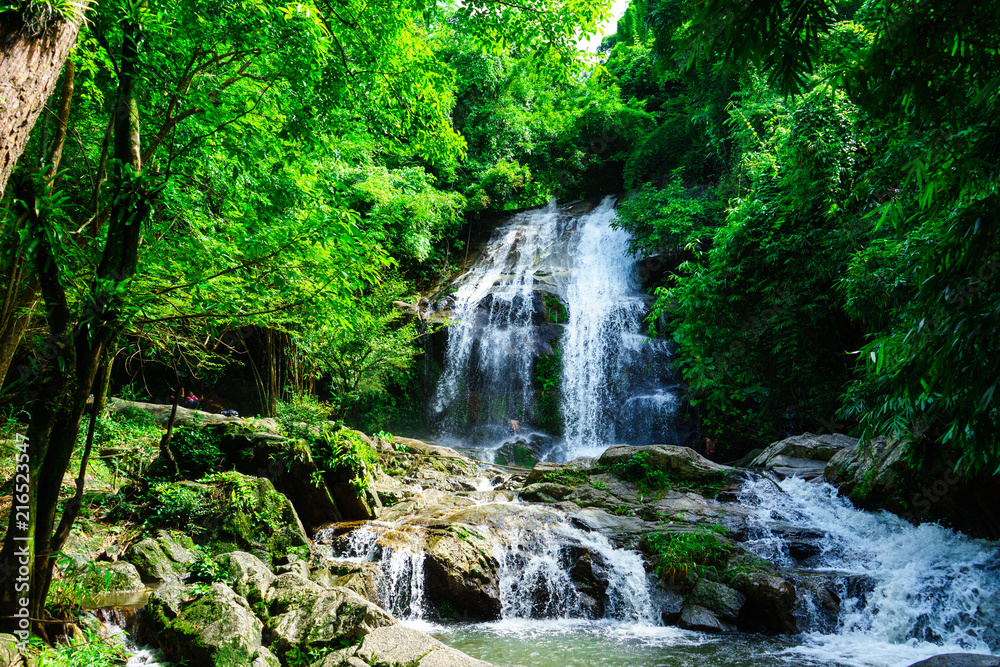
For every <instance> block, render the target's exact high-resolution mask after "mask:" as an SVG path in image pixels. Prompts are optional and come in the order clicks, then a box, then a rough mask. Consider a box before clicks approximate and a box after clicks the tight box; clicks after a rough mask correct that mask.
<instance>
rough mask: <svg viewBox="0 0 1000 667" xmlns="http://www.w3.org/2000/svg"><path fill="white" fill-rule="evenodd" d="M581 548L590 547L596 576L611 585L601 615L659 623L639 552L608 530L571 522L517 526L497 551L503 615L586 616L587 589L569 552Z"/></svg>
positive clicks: (590, 560) (531, 616) (523, 617)
mask: <svg viewBox="0 0 1000 667" xmlns="http://www.w3.org/2000/svg"><path fill="white" fill-rule="evenodd" d="M581 551H582V552H584V553H586V561H589V567H590V568H592V570H593V575H594V578H595V579H597V580H600V581H602V582H603V583H605V584H606V586H607V589H606V591H605V595H606V597H607V602H606V604H605V607H604V609H603V613H602V614H600V617H603V618H605V619H609V620H615V621H621V622H627V623H638V624H643V625H656V624H657V622H656V620H655V614H654V612H653V604H652V601H651V599H650V595H649V589H648V587H647V584H646V571H645V568H644V567H643V563H642V558H641V557H640V556H639V554H638V553H636V552H635V551H626V550H623V549H618V548H616V547H614V546H613V545H612V544H611V542H610V541H608V539H607V538H606V537H605V536H603V535H601V534H599V533H588V532H585V531H582V530H580V529H579V528H576V527H574V526H572V525H570V524H568V523H562V524H558V525H556V526H554V527H553V528H551V529H549V530H545V531H533V532H531V533H528V532H515V533H512V534H511V535H509V536H507V537H506V538H505V540H504V543H503V547H502V549H501V553H499V554H497V558H498V560H499V562H500V563H501V567H500V604H501V616H502V618H503V619H505V620H508V619H527V618H549V619H554V618H559V619H569V618H581V617H586V616H587V612H588V609H587V605H586V602H587V601H585V599H584V596H585V595H586V594H585V593H584V592H582V591H580V590H578V588H577V587H576V586H575V585H574V578H573V573H572V571H571V569H570V568H571V565H572V562H573V561H572V559H571V558H568V556H570V555H571V554H572V553H573V552H577V553H579V552H581Z"/></svg>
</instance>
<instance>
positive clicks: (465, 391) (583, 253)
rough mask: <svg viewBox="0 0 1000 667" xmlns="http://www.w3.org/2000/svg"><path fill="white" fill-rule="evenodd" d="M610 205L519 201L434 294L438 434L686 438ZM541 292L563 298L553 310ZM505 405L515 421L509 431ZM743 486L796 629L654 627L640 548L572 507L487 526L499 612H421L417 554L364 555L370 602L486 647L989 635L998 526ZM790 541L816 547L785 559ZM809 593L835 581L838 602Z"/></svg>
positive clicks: (682, 657) (750, 650) (769, 645)
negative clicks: (974, 531)
mask: <svg viewBox="0 0 1000 667" xmlns="http://www.w3.org/2000/svg"><path fill="white" fill-rule="evenodd" d="M613 218H614V200H613V199H611V198H608V199H605V200H604V201H603V202H601V203H600V204H599V205H598V206H596V207H595V208H593V209H592V210H591V211H590V212H587V213H585V214H582V215H571V214H569V213H568V212H566V211H564V210H561V209H559V208H557V207H556V206H555V205H554V203H553V204H550V205H549V206H548V207H546V208H542V209H537V210H534V211H528V212H525V213H521V214H519V215H517V216H514V217H513V218H512V219H511V220H510V221H509V222H508V223H506V224H505V225H503V226H501V227H500V228H499V229H498V230H497V231H496V232H495V233H494V236H493V238H492V239H491V241H490V243H489V244H488V246H487V248H486V250H485V252H484V253H483V255H482V257H481V258H480V260H479V261H478V262H477V263H476V264H475V265H474V266H473V267H472V269H471V270H470V271H468V272H467V273H466V274H465V275H463V276H462V277H460V278H459V280H458V281H457V282H456V284H455V290H454V293H453V296H452V297H451V299H452V301H451V302H450V303H449V306H450V309H451V314H452V316H453V317H454V318H455V319H457V320H458V324H457V325H455V326H453V327H451V328H450V329H449V332H448V351H447V357H446V364H445V368H444V371H443V373H442V375H441V378H440V380H439V382H438V385H437V393H436V395H435V399H434V403H433V410H432V412H433V416H434V418H435V419H436V420H437V423H438V424H439V427H440V434H439V435H440V436H441V441H442V444H448V445H450V446H453V447H455V448H457V449H459V450H460V451H464V452H468V453H470V454H472V455H474V456H476V457H478V458H483V459H486V460H492V457H493V456H494V455H495V453H496V452H497V450H498V449H499V448H500V447H501V446H503V445H504V443H506V442H510V441H511V440H512V439H514V440H516V439H517V438H518V437H520V438H521V440H520V442H521V443H523V444H524V445H525V446H528V445H532V446H533V447H534V450H535V452H536V453H537V454H538V455H539V459H541V460H552V461H565V460H569V459H572V458H575V457H578V456H584V455H586V456H595V455H599V454H600V453H601V452H602V451H603V450H604V449H605V448H606V447H607V446H609V445H610V444H612V443H625V444H637V445H641V444H652V443H666V444H686V442H688V441H689V438H690V432H689V431H685V426H684V424H683V423H682V421H681V420H680V419H679V417H678V414H679V412H680V410H679V408H680V405H681V400H682V399H681V395H682V393H681V392H680V390H679V385H678V382H677V378H676V376H675V374H674V373H673V371H672V369H671V367H670V350H669V347H668V346H667V345H665V344H663V343H661V342H658V341H654V340H651V339H649V338H647V337H646V336H645V335H644V327H643V324H642V320H643V318H644V317H645V315H646V314H647V313H648V308H649V298H648V297H647V296H645V295H643V294H642V293H641V291H640V284H639V282H638V279H637V277H636V269H635V262H634V260H633V259H632V258H631V257H630V256H629V255H628V254H627V245H628V235H627V234H626V233H624V232H622V231H620V230H616V229H614V228H613V226H612V221H613ZM553 299H556V300H558V301H559V303H560V304H561V308H562V309H564V310H565V311H568V317H563V318H558V317H556V318H553V317H552V313H551V310H552V308H551V302H552V300H553ZM554 320H558V321H554ZM554 350H559V351H560V353H561V364H562V366H561V374H560V384H561V394H562V405H561V417H562V424H563V428H562V432H561V433H556V434H540V433H539V430H540V429H537V428H536V425H537V422H539V421H540V417H541V416H542V415H540V413H539V405H538V401H537V396H538V393H537V388H536V387H534V386H533V382H534V380H533V375H532V368H533V364H534V363H535V360H536V359H537V358H538V357H539V355H544V354H551V353H552V352H553V351H554ZM510 419H517V420H518V421H519V422H520V425H521V429H522V433H526V434H527V435H522V434H519V433H517V432H515V433H514V434H513V435H512V434H511V432H510V429H509V428H508V426H507V424H508V420H510ZM779 487H780V488H779ZM740 496H741V503H742V504H743V505H744V506H745V507H749V508H751V509H752V514H751V517H750V520H749V525H750V527H751V530H750V535H749V541H748V542H747V543H745V544H744V546H745V547H746V548H747V549H748V550H749V551H751V552H752V553H755V554H756V555H758V556H760V557H762V558H766V559H768V560H771V561H772V562H774V563H776V564H778V565H779V566H782V567H787V568H795V570H796V572H799V573H802V574H803V576H806V577H808V576H815V577H816V580H817V581H818V582H822V583H819V584H817V586H816V592H815V599H812V598H810V597H809V596H810V595H811V594H812V593H810V592H808V591H807V592H806V593H805V596H806V598H807V604H806V605H804V607H803V609H802V610H800V612H799V615H800V618H798V619H797V620H798V625H799V627H800V628H805V631H803V632H802V633H801V634H798V635H792V636H788V635H785V636H763V635H753V634H745V633H731V634H722V635H710V634H704V633H699V632H692V631H686V630H681V629H679V628H676V627H665V626H663V625H662V624H661V623H660V621H659V619H657V618H656V616H657V615H656V613H654V612H653V610H652V607H651V604H650V599H651V595H653V593H652V592H651V589H650V583H651V582H650V577H649V576H648V575H646V573H645V571H644V569H643V565H642V562H641V559H640V557H639V555H638V554H637V553H635V552H630V551H625V550H620V549H616V548H615V547H613V546H612V545H611V544H610V543H609V542H608V541H607V539H604V538H603V537H602V536H601V535H598V534H595V533H584V532H583V531H581V530H579V529H577V528H575V527H573V526H571V525H569V524H568V523H563V524H559V525H556V526H553V527H548V528H546V529H545V531H543V532H542V533H538V532H535V533H532V532H531V531H523V530H521V531H519V530H511V531H509V532H507V533H506V534H504V535H502V536H498V537H497V539H496V540H495V541H494V542H493V544H494V546H493V549H494V556H495V557H496V558H497V559H498V560H499V561H500V562H501V563H503V564H504V567H502V568H501V574H502V581H501V584H500V587H501V591H502V596H501V597H502V607H503V608H502V614H501V620H499V621H496V622H492V623H452V622H447V623H440V622H431V621H430V620H428V618H427V615H426V604H425V603H424V602H423V601H422V600H421V595H422V590H421V586H420V584H418V583H415V580H416V579H419V578H420V577H422V569H421V567H422V566H421V563H422V555H421V554H419V553H409V552H406V555H405V556H401V555H400V554H403V553H404V552H403V551H400V550H397V551H396V552H395V553H396V555H395V556H393V555H392V552H391V551H390V552H389V553H388V555H386V553H383V554H382V555H380V556H376V555H375V552H374V551H369V552H368V553H367V555H366V556H361V557H367V558H369V559H376V560H377V559H378V558H382V559H384V560H382V561H381V568H382V571H383V573H384V575H383V581H384V582H389V583H388V584H387V585H384V586H383V590H385V591H392V594H391V595H388V596H387V597H386V599H384V600H383V602H384V603H385V604H386V605H387V606H388V608H390V609H393V610H394V612H395V613H396V614H398V615H399V616H400V617H401V618H404V619H405V622H407V623H408V624H410V625H412V626H413V627H416V628H419V629H421V630H424V631H426V632H430V633H432V634H434V636H436V637H437V638H439V639H441V640H442V641H444V642H445V643H447V644H449V645H451V646H453V647H455V648H458V649H460V650H462V651H465V652H466V653H468V654H470V655H472V656H474V657H478V658H481V659H484V660H487V661H490V662H494V663H496V664H518V665H540V666H551V667H566V666H570V665H609V666H610V665H615V666H617V665H622V666H625V665H629V666H632V667H647V666H648V667H653V666H666V665H671V666H673V665H677V666H680V665H734V666H756V665H775V664H781V665H791V666H796V665H841V666H850V667H876V666H878V667H882V666H886V667H896V666H900V667H903V666H905V665H910V664H912V663H914V662H917V661H919V660H922V659H925V658H927V657H930V656H933V655H937V654H940V653H948V652H973V653H995V652H997V651H998V650H1000V633H998V631H997V629H996V628H998V627H1000V611H998V606H1000V571H998V570H1000V552H998V549H997V545H996V544H992V543H988V542H983V541H978V540H973V539H969V538H966V537H965V536H963V535H961V534H959V533H955V532H953V531H950V530H948V529H945V528H942V527H940V526H937V525H921V526H917V527H915V526H912V525H910V524H909V523H907V522H905V521H903V520H902V519H899V518H897V517H895V516H894V515H891V514H888V513H878V514H873V513H868V512H863V511H859V510H857V509H855V508H854V507H852V506H851V504H850V503H849V501H847V500H846V499H844V498H840V497H838V496H837V494H836V490H835V489H834V488H833V487H832V486H830V485H828V484H824V483H807V482H804V481H802V480H800V479H795V478H788V479H786V480H784V481H782V482H780V485H779V484H776V483H775V482H774V481H771V480H768V479H759V480H757V481H751V482H748V483H746V484H745V485H744V487H743V488H742V490H741V492H740ZM524 507H525V508H526V509H527V508H528V507H529V506H527V505H525V506H524ZM789 535H793V536H797V537H796V539H795V540H792V541H793V542H796V544H794V545H792V544H791V543H790V540H789V538H788V536H789ZM803 536H804V537H803ZM803 543H805V545H804V546H803ZM371 544H372V545H374V537H373V538H372V541H371ZM579 548H586V549H588V550H590V551H591V552H593V553H596V554H600V556H601V557H600V559H599V561H600V562H601V563H603V565H604V567H605V568H606V572H605V573H604V576H606V577H607V579H608V580H609V582H611V583H610V588H612V589H614V593H613V594H612V595H611V596H610V597H609V599H611V600H614V602H610V603H609V604H608V605H606V608H604V609H600V610H598V611H599V612H600V613H599V614H596V618H594V617H595V612H594V609H593V607H592V606H591V607H588V601H587V600H584V599H580V596H578V595H576V593H575V592H574V591H575V589H574V587H573V586H572V585H571V582H570V581H569V575H568V573H567V572H566V570H565V567H566V562H565V558H563V557H561V556H560V553H562V552H565V551H566V550H567V549H579ZM791 548H797V549H799V550H801V549H803V548H805V549H807V551H808V552H809V553H810V554H811V555H809V557H808V558H807V559H805V560H804V561H799V560H797V559H795V558H792V557H791V556H790V549H791ZM355 557H359V555H358V554H355ZM393 558H395V562H394V561H393ZM404 561H405V563H404ZM831 582H832V583H831ZM574 596H576V597H574ZM584 597H585V596H584ZM824 599H827V600H828V599H835V600H837V601H838V602H839V605H837V606H836V611H834V612H831V611H830V608H829V607H830V605H827V606H826V607H824V604H823V601H824Z"/></svg>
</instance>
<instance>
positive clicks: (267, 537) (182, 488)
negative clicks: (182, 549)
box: [140, 472, 309, 576]
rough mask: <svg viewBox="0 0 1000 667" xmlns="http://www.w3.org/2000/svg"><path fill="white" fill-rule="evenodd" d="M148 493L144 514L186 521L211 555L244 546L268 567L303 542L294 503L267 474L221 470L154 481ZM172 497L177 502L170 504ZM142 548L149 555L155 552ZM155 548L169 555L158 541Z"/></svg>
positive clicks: (303, 545)
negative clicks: (200, 477)
mask: <svg viewBox="0 0 1000 667" xmlns="http://www.w3.org/2000/svg"><path fill="white" fill-rule="evenodd" d="M154 496H155V497H154V500H153V501H152V503H151V507H150V508H149V511H150V514H151V515H152V516H154V517H156V518H157V520H159V521H168V520H173V521H181V520H184V521H188V522H190V523H191V524H192V533H193V535H194V537H195V539H196V540H197V541H198V543H199V544H201V545H203V546H204V548H205V549H207V550H208V552H209V553H210V554H211V555H213V556H214V555H219V554H224V553H228V552H231V551H246V552H249V553H252V554H253V555H255V556H257V557H258V558H259V559H260V560H262V561H263V562H264V563H265V564H266V565H267V566H268V567H270V566H271V565H273V564H274V562H275V561H276V560H278V559H280V558H282V557H283V556H285V555H286V554H288V553H289V552H290V551H292V550H294V549H300V548H304V549H308V548H309V539H308V537H307V536H306V532H305V529H304V528H303V526H302V522H301V521H299V517H298V514H297V513H296V512H295V508H294V507H293V506H292V504H291V502H289V500H288V498H286V497H285V496H284V495H283V494H281V493H279V492H278V491H277V490H275V488H274V485H273V484H272V483H271V481H270V480H268V479H264V478H261V477H249V476H246V475H241V474H240V473H236V472H227V473H221V474H217V475H213V476H212V477H208V478H205V479H204V480H202V481H201V482H190V481H181V482H169V483H164V484H159V485H157V486H156V487H154ZM178 498H182V499H183V505H176V504H174V505H171V504H170V503H171V502H174V500H173V499H178ZM172 512H173V514H172ZM147 546H148V545H147ZM147 551H148V552H149V553H148V555H149V557H150V559H151V560H155V557H156V556H157V555H158V553H157V552H156V551H155V550H152V549H151V548H150V549H147ZM160 551H163V552H164V554H165V555H167V556H169V555H170V554H169V553H168V552H167V551H168V550H167V547H165V546H164V545H162V544H161V545H160ZM140 572H142V568H140ZM144 576H145V575H144Z"/></svg>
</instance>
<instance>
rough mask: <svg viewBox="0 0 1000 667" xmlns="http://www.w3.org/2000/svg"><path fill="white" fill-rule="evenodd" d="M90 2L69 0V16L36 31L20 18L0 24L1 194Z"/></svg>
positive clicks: (73, 43) (74, 39) (54, 82)
mask: <svg viewBox="0 0 1000 667" xmlns="http://www.w3.org/2000/svg"><path fill="white" fill-rule="evenodd" d="M89 4H90V2H89V0H79V1H78V2H73V3H71V5H70V6H71V7H72V9H71V16H70V18H68V19H65V20H59V19H57V20H53V21H49V22H48V24H47V25H44V26H41V32H40V34H38V32H35V31H34V30H33V29H32V26H30V25H27V24H26V23H25V21H24V20H23V19H22V20H17V21H6V22H5V23H4V24H3V25H0V197H2V196H3V193H4V191H5V190H6V189H7V179H9V178H10V173H11V171H12V170H13V169H14V165H15V164H16V163H17V160H18V158H20V157H21V153H23V152H24V147H25V145H26V144H27V142H28V136H29V135H30V134H31V128H33V127H34V126H35V121H37V120H38V116H39V115H40V114H41V113H42V109H43V108H44V106H45V102H46V101H47V100H48V99H49V96H50V95H51V94H52V91H53V90H55V87H56V83H57V82H58V80H59V73H60V72H61V71H62V66H63V62H64V61H65V60H66V56H68V55H69V52H70V49H72V48H73V46H74V45H75V44H76V37H77V34H78V33H79V31H80V25H81V24H82V23H83V16H84V13H85V12H86V10H87V6H88V5H89ZM28 11H33V10H28ZM28 23H29V24H30V23H32V21H30V20H29V21H28Z"/></svg>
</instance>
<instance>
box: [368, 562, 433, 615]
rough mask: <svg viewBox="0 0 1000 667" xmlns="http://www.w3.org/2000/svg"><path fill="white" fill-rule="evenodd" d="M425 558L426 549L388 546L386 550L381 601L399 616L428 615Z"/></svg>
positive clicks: (381, 581) (380, 591)
mask: <svg viewBox="0 0 1000 667" xmlns="http://www.w3.org/2000/svg"><path fill="white" fill-rule="evenodd" d="M424 558H425V555H424V553H423V552H413V551H410V550H409V549H404V548H395V549H386V550H385V551H384V552H383V554H382V560H381V564H382V568H381V574H380V576H379V582H378V589H379V597H380V603H381V604H382V606H383V607H385V609H386V610H387V611H389V612H390V613H391V614H392V615H393V616H395V617H396V618H399V619H402V620H406V621H414V620H421V619H423V618H425V617H426V615H427V601H426V600H425V599H424Z"/></svg>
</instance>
